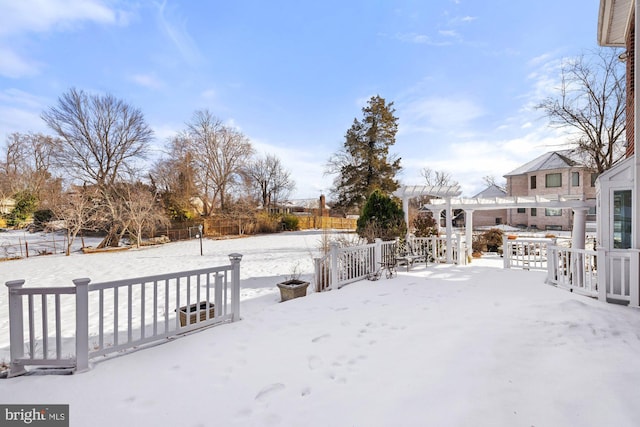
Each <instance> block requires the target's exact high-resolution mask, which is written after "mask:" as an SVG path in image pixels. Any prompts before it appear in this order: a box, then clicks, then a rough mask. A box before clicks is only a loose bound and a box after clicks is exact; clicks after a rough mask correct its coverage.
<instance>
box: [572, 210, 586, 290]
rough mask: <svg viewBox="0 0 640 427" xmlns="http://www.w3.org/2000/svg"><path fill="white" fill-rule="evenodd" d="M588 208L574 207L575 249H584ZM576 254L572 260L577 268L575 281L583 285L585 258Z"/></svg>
mask: <svg viewBox="0 0 640 427" xmlns="http://www.w3.org/2000/svg"><path fill="white" fill-rule="evenodd" d="M588 210H589V209H588V208H573V230H572V231H571V247H572V248H573V249H584V242H585V239H586V236H585V233H586V228H587V227H586V225H587V211H588ZM574 254H575V255H574V256H575V258H574V259H572V260H571V261H572V265H573V266H574V268H575V270H574V272H575V275H576V277H575V281H576V282H577V283H578V286H582V285H583V282H584V258H583V257H582V256H580V255H579V254H576V253H575V252H574Z"/></svg>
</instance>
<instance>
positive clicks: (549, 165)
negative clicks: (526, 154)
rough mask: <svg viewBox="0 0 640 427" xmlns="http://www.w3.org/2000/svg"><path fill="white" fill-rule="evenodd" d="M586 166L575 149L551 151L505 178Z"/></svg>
mask: <svg viewBox="0 0 640 427" xmlns="http://www.w3.org/2000/svg"><path fill="white" fill-rule="evenodd" d="M575 166H578V167H580V166H584V162H583V160H582V158H581V157H580V154H579V153H578V152H577V150H575V149H571V150H560V151H550V152H548V153H545V154H543V155H541V156H538V157H536V158H535V159H533V160H531V161H530V162H528V163H525V164H524V165H522V166H520V167H519V168H517V169H514V170H512V171H511V172H509V173H508V174H505V175H504V176H505V177H507V176H514V175H524V174H526V173H530V172H537V171H543V170H551V169H563V168H568V167H575Z"/></svg>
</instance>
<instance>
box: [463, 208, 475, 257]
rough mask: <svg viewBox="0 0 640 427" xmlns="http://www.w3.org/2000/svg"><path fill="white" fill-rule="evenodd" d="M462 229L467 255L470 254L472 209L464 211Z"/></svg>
mask: <svg viewBox="0 0 640 427" xmlns="http://www.w3.org/2000/svg"><path fill="white" fill-rule="evenodd" d="M464 231H465V235H464V237H465V240H466V241H467V256H468V257H470V256H471V251H472V249H471V241H472V240H473V209H469V210H465V211H464Z"/></svg>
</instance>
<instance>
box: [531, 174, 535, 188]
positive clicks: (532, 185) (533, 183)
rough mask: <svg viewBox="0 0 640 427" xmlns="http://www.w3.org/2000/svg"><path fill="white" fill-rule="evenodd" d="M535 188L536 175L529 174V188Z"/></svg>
mask: <svg viewBox="0 0 640 427" xmlns="http://www.w3.org/2000/svg"><path fill="white" fill-rule="evenodd" d="M535 188H536V176H535V175H532V176H531V189H532V190H534V189H535Z"/></svg>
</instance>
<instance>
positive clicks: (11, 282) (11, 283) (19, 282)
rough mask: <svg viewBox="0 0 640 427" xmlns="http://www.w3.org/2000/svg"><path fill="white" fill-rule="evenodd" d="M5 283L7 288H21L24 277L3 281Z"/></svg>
mask: <svg viewBox="0 0 640 427" xmlns="http://www.w3.org/2000/svg"><path fill="white" fill-rule="evenodd" d="M5 285H6V286H7V288H9V289H12V288H21V287H22V285H24V279H20V280H9V281H8V282H5Z"/></svg>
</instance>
